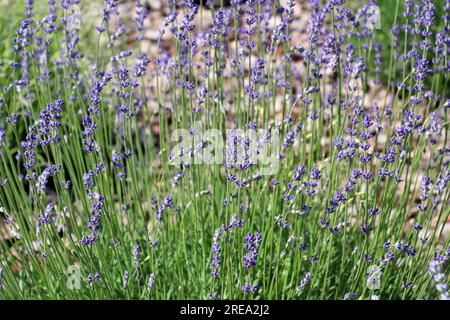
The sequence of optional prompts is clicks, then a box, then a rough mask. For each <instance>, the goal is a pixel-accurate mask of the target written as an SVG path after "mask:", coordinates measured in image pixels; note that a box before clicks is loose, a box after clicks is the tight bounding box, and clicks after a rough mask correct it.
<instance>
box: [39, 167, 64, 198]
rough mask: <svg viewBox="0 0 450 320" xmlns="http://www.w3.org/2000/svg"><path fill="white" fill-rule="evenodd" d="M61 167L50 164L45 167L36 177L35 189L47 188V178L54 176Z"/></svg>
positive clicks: (42, 190)
mask: <svg viewBox="0 0 450 320" xmlns="http://www.w3.org/2000/svg"><path fill="white" fill-rule="evenodd" d="M61 169H62V165H61V164H59V165H54V164H52V165H50V166H48V167H46V168H45V169H44V170H43V171H42V173H41V174H40V175H39V176H38V177H37V180H36V185H35V186H36V190H37V191H38V192H45V191H46V190H47V187H46V186H47V182H48V178H50V177H54V176H55V175H56V174H57V173H58V172H59V171H60V170H61Z"/></svg>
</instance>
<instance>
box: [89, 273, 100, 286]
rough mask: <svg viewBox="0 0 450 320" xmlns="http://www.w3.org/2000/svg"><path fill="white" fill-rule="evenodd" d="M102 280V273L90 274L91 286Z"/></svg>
mask: <svg viewBox="0 0 450 320" xmlns="http://www.w3.org/2000/svg"><path fill="white" fill-rule="evenodd" d="M101 279H102V275H101V274H100V272H96V273H95V274H94V275H93V274H92V273H90V272H89V274H88V276H87V282H88V283H89V284H91V283H93V282H97V281H100V280H101Z"/></svg>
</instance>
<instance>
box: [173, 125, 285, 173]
mask: <svg viewBox="0 0 450 320" xmlns="http://www.w3.org/2000/svg"><path fill="white" fill-rule="evenodd" d="M171 141H172V143H174V147H173V148H172V150H171V152H170V155H169V161H170V164H172V165H176V166H180V165H190V164H206V165H208V164H209V165H212V164H224V165H226V166H235V167H239V168H241V169H247V168H249V167H254V168H257V170H258V174H260V175H273V174H275V173H276V172H277V171H278V169H279V161H280V154H279V153H280V150H281V149H280V146H281V144H280V133H279V130H278V129H274V128H271V129H257V128H249V129H227V130H225V131H221V130H218V129H207V130H204V129H203V128H202V123H201V122H195V124H194V126H193V127H192V128H191V129H177V130H175V131H174V132H173V133H172V136H171Z"/></svg>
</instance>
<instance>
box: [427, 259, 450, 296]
mask: <svg viewBox="0 0 450 320" xmlns="http://www.w3.org/2000/svg"><path fill="white" fill-rule="evenodd" d="M442 264H443V263H442V262H441V261H439V260H437V259H433V260H431V261H430V264H429V265H428V271H429V273H430V274H431V276H432V277H433V280H434V283H435V287H436V290H437V291H438V292H439V294H440V299H441V300H450V291H449V288H448V284H447V283H446V282H445V281H446V280H445V279H446V276H445V273H443V272H442Z"/></svg>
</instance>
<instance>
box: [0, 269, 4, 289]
mask: <svg viewBox="0 0 450 320" xmlns="http://www.w3.org/2000/svg"><path fill="white" fill-rule="evenodd" d="M3 273H4V271H3V269H2V268H0V290H1V289H3Z"/></svg>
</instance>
